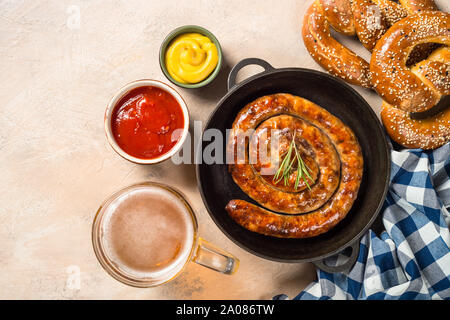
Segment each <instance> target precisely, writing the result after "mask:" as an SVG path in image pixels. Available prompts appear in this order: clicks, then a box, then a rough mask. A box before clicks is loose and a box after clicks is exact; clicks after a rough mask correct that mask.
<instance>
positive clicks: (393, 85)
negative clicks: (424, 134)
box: [370, 11, 450, 112]
mask: <svg viewBox="0 0 450 320" xmlns="http://www.w3.org/2000/svg"><path fill="white" fill-rule="evenodd" d="M423 43H439V44H443V45H446V46H450V14H449V13H446V12H441V11H421V12H418V13H416V14H414V15H410V16H408V17H406V18H404V19H402V20H400V21H399V22H397V23H395V24H394V25H393V26H392V27H391V28H390V29H389V30H388V31H387V32H386V34H384V36H383V37H382V38H381V39H380V40H379V41H378V43H377V44H376V46H375V49H374V50H373V53H372V59H371V62H370V71H371V75H372V78H371V81H372V84H373V87H374V89H375V90H376V91H377V92H378V94H379V95H380V96H381V97H382V98H383V99H384V100H385V101H386V102H387V103H388V104H391V105H394V106H396V107H397V108H399V109H401V110H403V111H407V112H423V111H426V110H428V109H430V108H432V107H433V106H434V105H436V104H437V103H438V102H439V100H440V99H441V97H442V96H443V95H445V93H443V92H442V91H441V90H440V88H439V87H436V84H435V82H433V81H428V80H427V78H426V77H424V76H421V75H420V72H419V74H418V73H417V72H414V71H413V70H412V69H410V68H409V67H408V66H407V65H406V62H407V59H408V56H409V53H410V52H411V51H412V49H413V48H414V47H415V46H416V45H418V44H423ZM448 62H449V61H448V59H447V63H448ZM447 82H448V78H447ZM447 94H448V93H447Z"/></svg>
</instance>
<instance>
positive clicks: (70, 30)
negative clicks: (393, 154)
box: [0, 0, 450, 299]
mask: <svg viewBox="0 0 450 320" xmlns="http://www.w3.org/2000/svg"><path fill="white" fill-rule="evenodd" d="M310 3H311V1H302V0H300V1H299V0H292V1H291V0H273V1H272V0H271V1H260V0H252V1H247V0H246V1H237V0H232V1H230V0H227V1H225V0H221V1H212V0H190V1H187V0H185V1H175V0H171V1H167V0H165V1H152V0H150V1H149V0H141V1H99V0H83V1H80V0H70V1H67V0H64V1H56V0H54V1H23V0H16V1H13V0H0V30H2V31H1V32H0V56H1V60H0V74H1V78H0V81H1V86H0V150H1V153H2V156H1V157H0V172H1V179H0V203H1V204H2V205H1V206H0V241H1V246H0V265H1V267H0V270H1V273H0V298H2V299H11V298H25V299H191V298H192V299H240V298H242V299H270V298H271V297H272V296H273V295H275V294H278V293H281V292H283V293H287V294H289V295H290V296H294V295H296V294H297V293H298V292H299V291H300V290H302V289H303V288H304V287H305V286H306V285H307V284H308V283H309V282H310V281H312V280H313V279H314V277H315V272H314V268H313V266H312V265H311V264H308V263H305V264H282V263H276V262H271V261H266V260H263V259H261V258H258V257H255V256H253V255H251V254H249V253H247V252H246V251H244V250H242V249H240V248H239V247H238V246H236V245H234V243H232V242H231V241H230V240H228V238H226V236H225V235H223V234H222V233H221V232H220V230H219V229H218V228H217V227H216V225H215V224H214V223H213V222H212V220H211V219H210V218H209V215H208V214H207V212H206V209H205V207H204V206H203V203H202V201H201V198H200V195H199V193H198V191H197V187H196V180H195V171H194V166H193V165H183V166H176V165H174V164H173V163H172V162H171V161H166V162H165V163H162V164H159V165H154V166H141V165H135V164H132V163H130V162H127V161H126V160H124V159H122V158H120V157H119V156H118V155H117V154H116V153H115V152H114V151H113V150H112V149H111V147H110V146H109V145H108V143H107V141H106V138H105V135H104V131H103V114H104V111H105V107H106V103H107V102H108V100H109V99H110V98H111V96H112V95H113V94H114V93H115V92H116V91H117V90H118V89H119V88H120V87H121V86H122V85H124V84H126V83H128V82H130V81H132V80H136V79H142V78H152V79H157V80H162V81H165V82H167V80H166V79H165V78H164V76H163V74H162V72H161V71H160V68H159V65H158V50H159V46H160V43H161V41H162V40H163V39H164V37H165V36H166V35H167V33H169V32H170V31H171V30H172V29H174V28H176V27H178V26H181V25H185V24H197V25H201V26H203V27H206V28H207V29H209V30H210V31H211V32H213V33H214V34H215V35H216V36H217V38H218V39H219V41H220V42H221V45H222V48H223V51H224V55H225V65H224V66H223V69H222V71H221V73H220V75H219V77H218V78H217V79H216V80H215V81H214V82H213V83H212V84H211V85H210V86H208V87H206V88H203V89H199V90H195V91H188V90H184V89H179V92H180V93H181V94H182V96H183V97H184V98H185V99H186V101H187V104H188V107H189V109H190V113H191V121H192V120H202V121H205V120H206V119H207V117H208V115H209V113H210V112H211V111H212V110H213V109H214V107H215V105H216V103H217V102H218V100H219V99H220V98H221V97H222V96H223V95H224V94H225V92H226V85H225V79H226V77H227V75H228V72H229V70H230V68H231V66H233V65H234V64H235V63H237V62H238V61H239V60H241V59H243V58H247V57H259V58H262V59H265V60H267V61H268V62H269V63H271V64H272V65H273V66H274V67H293V66H296V67H306V68H313V69H317V70H320V68H319V67H318V66H317V65H316V63H315V62H314V61H313V60H312V59H311V58H310V57H309V55H308V54H307V52H306V50H305V48H304V46H303V43H302V41H301V36H300V28H301V23H302V17H303V13H304V12H305V10H306V8H307V7H308V6H309V4H310ZM438 3H439V4H440V7H441V9H443V10H445V11H448V10H449V9H450V3H449V1H448V0H440V1H438ZM346 43H347V44H349V45H350V47H352V48H354V49H356V51H358V52H360V53H362V54H363V55H365V57H367V56H368V54H367V52H364V50H363V49H361V48H360V47H359V45H358V44H357V43H356V42H353V41H351V40H350V41H349V40H346ZM257 71H259V69H258V68H252V67H247V68H246V69H244V70H243V71H242V72H241V73H240V77H241V78H243V77H245V76H248V75H250V74H252V73H255V72H257ZM356 89H357V90H358V91H359V92H360V93H361V94H362V95H363V96H364V97H365V98H366V99H367V100H368V101H369V103H370V104H371V105H372V107H373V108H374V110H375V111H376V112H378V111H379V105H380V99H379V98H378V97H377V96H376V95H375V94H374V93H373V92H370V91H367V90H364V89H361V88H356ZM145 180H155V181H161V182H165V183H168V184H171V185H173V186H176V187H178V188H179V189H181V190H182V191H183V192H184V193H185V194H186V195H187V197H188V199H189V200H190V202H191V204H192V206H193V208H194V209H195V211H196V213H197V216H198V220H199V231H200V234H201V235H202V236H203V237H204V238H206V239H208V240H210V241H211V242H214V243H215V244H217V245H219V246H221V247H223V248H224V249H226V250H228V251H230V252H232V253H233V254H235V255H236V256H238V257H239V258H240V260H241V265H240V269H239V271H238V272H237V274H235V275H234V276H231V277H230V276H225V275H221V274H218V273H215V272H213V271H211V270H209V269H206V268H202V267H200V266H198V265H196V264H193V263H191V264H189V266H188V267H187V269H186V271H185V272H184V273H183V274H182V275H181V276H179V277H178V278H177V279H176V280H174V281H173V282H171V283H169V284H167V285H164V286H161V287H159V288H152V289H136V288H131V287H127V286H125V285H122V284H121V283H119V282H117V281H115V280H113V279H112V278H111V277H110V276H109V275H108V274H107V273H106V272H104V271H103V269H102V268H101V267H100V265H99V264H98V262H97V260H96V258H95V255H94V253H93V250H92V246H91V239H90V231H91V223H92V219H93V217H94V214H95V212H96V210H97V208H98V206H99V205H100V203H101V202H102V201H103V200H104V199H105V198H106V197H107V196H108V195H110V194H111V193H113V192H115V191H116V190H118V189H120V188H122V187H125V186H127V185H129V184H132V183H135V182H140V181H145Z"/></svg>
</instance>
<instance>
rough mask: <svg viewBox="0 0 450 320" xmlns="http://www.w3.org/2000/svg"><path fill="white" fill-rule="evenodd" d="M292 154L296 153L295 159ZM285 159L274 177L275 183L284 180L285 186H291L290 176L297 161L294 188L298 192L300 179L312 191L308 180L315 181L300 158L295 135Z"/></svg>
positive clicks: (284, 155)
mask: <svg viewBox="0 0 450 320" xmlns="http://www.w3.org/2000/svg"><path fill="white" fill-rule="evenodd" d="M292 153H294V157H292ZM283 157H284V158H283V160H282V161H281V164H280V167H279V168H278V170H277V172H276V173H275V175H274V177H273V180H274V181H275V183H276V184H277V183H279V182H280V181H282V180H283V181H284V185H285V186H287V185H288V184H289V176H290V175H291V169H292V166H293V165H294V163H295V161H297V176H296V178H295V185H294V188H295V190H297V188H298V184H299V183H300V178H302V179H303V181H304V182H305V184H306V186H307V187H308V189H309V190H311V187H310V185H309V183H308V178H309V179H310V180H311V181H313V179H312V178H311V175H310V174H309V170H310V169H309V168H308V166H307V165H306V164H305V162H304V161H303V159H302V157H301V156H300V152H299V151H298V149H297V146H296V145H295V133H294V137H293V138H292V141H291V144H290V145H289V148H288V151H286V152H285V153H284V154H283ZM291 158H292V160H291Z"/></svg>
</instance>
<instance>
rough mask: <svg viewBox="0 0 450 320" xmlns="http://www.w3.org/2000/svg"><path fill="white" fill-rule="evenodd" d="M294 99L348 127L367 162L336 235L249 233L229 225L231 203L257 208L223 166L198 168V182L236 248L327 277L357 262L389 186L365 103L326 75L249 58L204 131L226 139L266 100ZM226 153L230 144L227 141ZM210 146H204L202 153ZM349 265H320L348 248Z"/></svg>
mask: <svg viewBox="0 0 450 320" xmlns="http://www.w3.org/2000/svg"><path fill="white" fill-rule="evenodd" d="M250 64H256V65H260V66H262V67H263V68H264V69H265V71H264V72H262V73H260V74H257V75H255V76H253V77H250V78H248V79H247V80H245V81H243V82H241V83H239V84H236V75H237V73H238V72H239V70H240V69H242V68H243V67H244V66H246V65H250ZM274 93H291V94H293V95H297V96H300V97H303V98H306V99H308V100H310V101H313V102H315V103H316V104H318V105H319V106H321V107H323V108H325V109H327V110H328V111H329V112H331V113H332V114H334V115H335V116H337V117H338V118H340V119H341V120H342V121H343V122H344V123H345V124H346V125H347V126H349V127H350V128H351V129H352V130H353V132H354V133H355V135H356V136H357V138H358V140H359V143H360V145H361V148H362V153H363V157H364V174H363V180H362V182H361V187H360V190H359V193H358V198H357V200H356V202H355V203H354V204H353V207H352V209H351V210H350V212H349V213H348V214H347V216H346V217H345V218H344V219H343V220H342V221H341V222H340V223H339V224H338V225H337V226H336V227H334V228H333V229H331V230H330V231H328V232H326V233H324V234H321V235H319V236H317V237H313V238H307V239H280V238H276V237H270V236H265V235H262V234H258V233H255V232H251V231H249V230H247V229H245V228H243V227H241V226H240V225H238V224H237V223H236V222H234V220H233V219H231V218H230V217H229V216H228V213H227V212H226V211H225V206H226V205H227V203H228V201H230V200H231V199H243V200H247V201H249V202H252V203H255V201H253V200H252V199H251V198H249V197H248V196H247V195H246V194H245V193H244V192H243V191H242V190H241V189H240V188H239V187H238V186H237V185H236V184H235V183H234V181H233V179H232V177H231V175H230V174H229V172H228V168H227V165H226V164H225V155H224V161H223V163H221V164H219V163H216V164H212V165H208V164H204V163H203V164H197V168H196V169H197V181H198V186H199V189H200V193H201V195H202V198H203V201H204V203H205V206H206V208H207V210H208V212H209V214H210V216H211V218H212V219H213V220H214V222H215V223H216V224H217V226H218V227H219V228H220V229H221V230H222V231H223V232H224V233H225V234H226V235H227V236H228V237H229V238H230V239H231V240H232V241H233V242H235V243H236V244H237V245H239V246H240V247H242V248H244V249H245V250H247V251H249V252H251V253H253V254H255V255H257V256H260V257H262V258H266V259H270V260H275V261H281V262H307V261H312V262H314V263H315V264H316V265H317V266H318V267H320V268H321V269H323V270H325V271H328V272H339V271H343V270H347V269H349V268H350V267H351V266H352V265H353V264H354V262H355V261H356V258H357V254H358V248H359V239H360V237H361V236H362V235H363V234H364V232H365V231H366V230H367V229H368V228H369V227H370V225H371V224H372V222H373V221H374V220H375V218H376V216H377V214H378V212H379V211H380V209H381V207H382V204H383V200H384V197H385V195H386V192H387V189H388V185H389V173H390V154H389V149H388V145H387V141H386V138H385V134H384V130H383V128H382V126H381V123H380V121H379V120H378V118H377V116H376V114H375V113H374V111H373V110H372V109H371V107H370V106H369V105H368V104H367V102H366V101H365V100H364V99H363V98H362V97H361V96H360V95H359V94H358V93H357V92H356V91H355V90H354V89H352V88H351V87H350V86H349V85H347V84H346V83H344V82H343V81H341V80H340V79H337V78H335V77H333V76H330V75H328V74H325V73H322V72H318V71H315V70H309V69H301V68H283V69H274V68H273V67H272V66H271V65H270V64H268V63H267V62H266V61H264V60H260V59H255V58H250V59H245V60H242V61H241V62H239V63H238V64H237V65H235V66H234V67H233V69H232V70H231V72H230V75H229V77H228V93H227V94H226V95H225V96H224V97H223V98H222V99H221V100H220V102H219V103H218V105H217V108H216V109H215V110H214V112H213V113H212V114H211V116H210V118H209V120H208V122H207V124H206V126H205V128H204V129H205V130H206V129H210V128H216V129H218V130H220V131H221V132H222V134H223V137H225V130H226V129H229V128H231V126H232V123H233V121H234V119H235V117H236V115H237V114H238V112H239V111H240V110H241V109H242V108H243V107H244V106H245V105H246V104H247V103H249V102H251V101H253V100H255V99H256V98H259V97H261V96H264V95H268V94H274ZM223 140H224V141H223V144H224V150H225V145H226V141H225V139H223ZM209 143H211V142H209V141H203V139H202V142H201V145H200V147H201V151H203V150H204V148H205V147H206V146H207V145H208V144H209ZM349 246H351V247H352V249H353V250H352V255H351V257H350V259H349V260H348V261H347V262H346V263H345V264H344V265H341V266H338V267H330V266H327V265H325V264H324V263H322V261H321V260H322V259H324V258H326V257H328V256H331V255H334V254H336V253H338V252H340V251H342V250H343V249H345V248H346V247H349Z"/></svg>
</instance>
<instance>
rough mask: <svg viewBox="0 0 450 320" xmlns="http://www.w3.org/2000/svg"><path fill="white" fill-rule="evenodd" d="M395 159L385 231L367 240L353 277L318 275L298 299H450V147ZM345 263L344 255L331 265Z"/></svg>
mask: <svg viewBox="0 0 450 320" xmlns="http://www.w3.org/2000/svg"><path fill="white" fill-rule="evenodd" d="M391 158H392V159H391V161H392V165H391V177H390V179H391V184H390V187H389V191H388V194H387V197H386V200H385V203H384V207H383V209H382V211H381V213H380V214H382V220H383V225H384V229H385V230H384V231H382V233H381V234H380V235H379V236H378V235H377V234H375V232H374V231H373V230H369V231H368V232H367V233H366V234H365V235H364V236H363V237H362V238H361V241H360V248H359V256H358V260H357V262H356V263H355V265H354V266H353V268H352V269H351V270H350V272H349V273H346V274H344V273H334V274H331V273H327V272H324V271H322V270H318V271H317V278H318V280H317V281H315V282H313V283H311V284H310V285H309V286H308V287H307V288H306V289H305V290H304V291H302V292H301V293H300V294H299V295H298V296H297V297H295V298H294V299H450V232H449V228H448V225H449V224H450V214H449V211H448V209H450V143H447V144H446V145H444V146H442V147H441V148H439V149H436V150H434V151H432V152H424V151H422V150H418V149H414V150H402V151H394V150H392V151H391ZM345 260H346V254H345V253H341V254H338V255H337V256H333V257H330V258H327V259H326V261H325V263H326V264H328V265H339V264H341V263H342V261H345ZM287 298H288V297H287V296H286V295H284V294H281V295H278V296H276V297H274V299H276V300H280V299H281V300H283V299H287Z"/></svg>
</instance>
